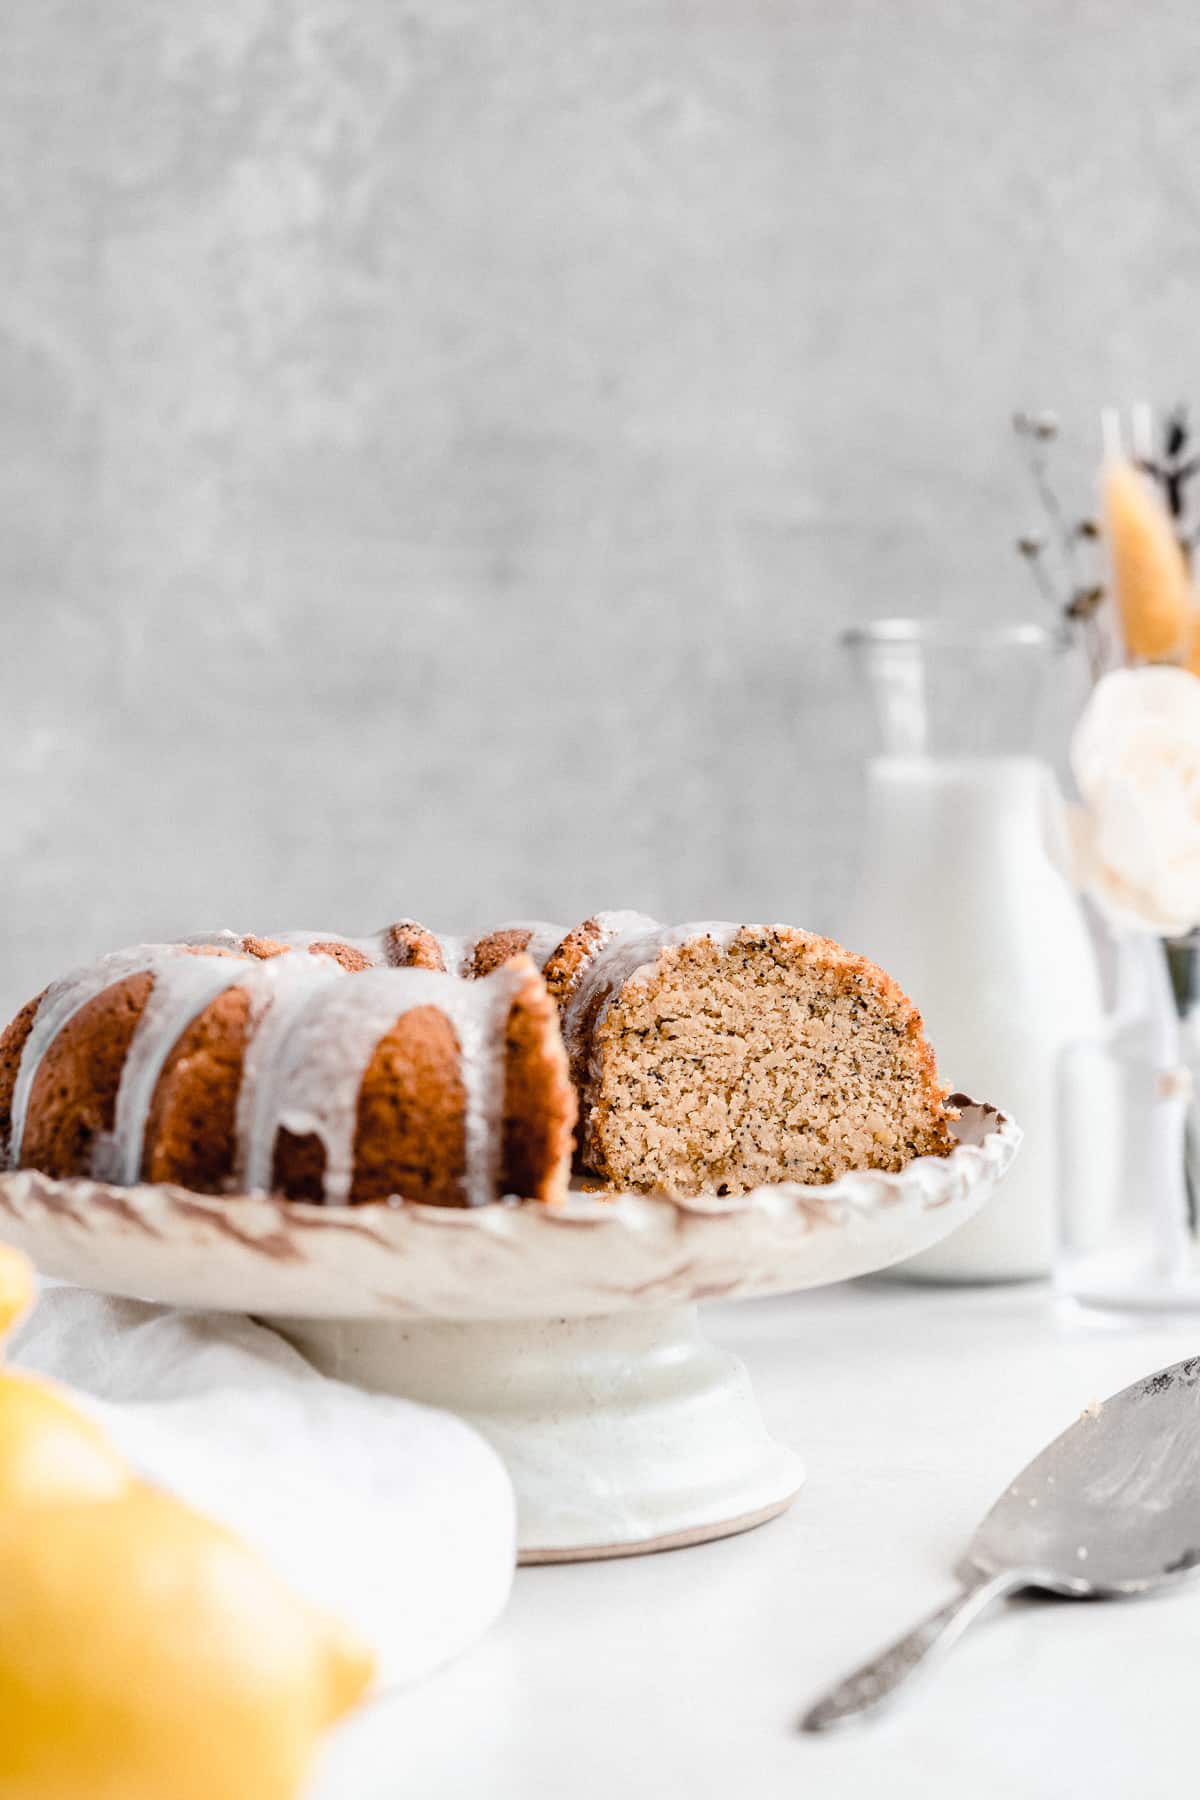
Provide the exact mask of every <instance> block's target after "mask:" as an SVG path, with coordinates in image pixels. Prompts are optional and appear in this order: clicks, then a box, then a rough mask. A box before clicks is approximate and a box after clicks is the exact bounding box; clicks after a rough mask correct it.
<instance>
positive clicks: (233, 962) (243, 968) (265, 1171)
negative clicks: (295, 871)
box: [0, 933, 576, 1206]
mask: <svg viewBox="0 0 1200 1800" xmlns="http://www.w3.org/2000/svg"><path fill="white" fill-rule="evenodd" d="M305 949H308V950H311V952H312V954H309V955H306V954H303V951H304V950H305ZM373 955H374V946H373V948H372V951H371V952H370V953H368V951H367V950H366V949H365V948H364V946H363V945H361V944H359V943H358V942H356V941H354V940H350V939H335V938H332V937H331V936H330V935H329V934H327V933H326V934H320V933H317V934H305V935H301V934H296V935H295V936H294V937H293V938H292V939H291V940H289V941H285V940H283V939H278V938H276V939H266V938H253V937H252V938H237V937H235V936H233V934H232V933H215V934H212V935H211V936H210V937H208V938H207V939H191V940H188V941H187V942H184V943H180V944H149V945H140V946H138V947H137V948H135V949H132V950H122V951H117V952H115V953H114V954H113V955H111V956H107V957H103V958H102V959H101V960H100V961H99V962H97V963H95V964H93V965H92V966H91V967H89V968H86V969H81V970H77V971H75V972H74V973H73V974H71V975H68V976H66V977H65V978H64V979H63V980H62V981H58V982H55V983H54V984H53V985H52V986H51V987H49V988H47V989H46V991H45V993H44V994H42V995H41V996H40V997H39V998H38V999H37V1000H35V1001H33V1002H31V1003H30V1005H28V1006H26V1007H25V1008H24V1009H23V1010H22V1012H21V1013H19V1014H18V1016H17V1018H16V1019H15V1020H14V1021H13V1023H12V1024H11V1025H10V1026H9V1028H8V1030H7V1031H6V1032H5V1034H4V1036H3V1038H0V1132H2V1133H3V1134H4V1137H5V1139H6V1141H7V1147H8V1148H7V1160H8V1163H9V1165H10V1166H11V1167H30V1168H36V1169H41V1170H43V1171H44V1172H45V1173H46V1174H49V1175H54V1176H69V1175H94V1176H96V1177H98V1178H100V1179H102V1180H106V1181H112V1182H119V1183H132V1182H136V1181H138V1180H145V1181H169V1182H178V1183H180V1184H181V1185H182V1186H184V1187H189V1188H193V1189H196V1190H197V1191H199V1192H201V1193H221V1192H248V1193H255V1192H272V1191H273V1192H277V1193H282V1194H285V1195H287V1196H289V1197H290V1198H292V1199H298V1200H312V1201H318V1202H320V1201H324V1202H330V1203H335V1204H336V1203H343V1202H347V1201H348V1202H351V1203H355V1202H360V1201H368V1200H385V1199H387V1198H389V1197H390V1196H391V1195H402V1196H404V1197H406V1198H408V1199H411V1200H421V1201H425V1202H427V1203H430V1204H433V1205H439V1206H477V1205H481V1204H483V1203H484V1202H485V1201H488V1200H494V1199H496V1198H497V1197H499V1196H502V1195H505V1194H515V1195H520V1196H523V1197H527V1198H530V1199H539V1200H554V1199H557V1198H559V1196H560V1195H561V1194H562V1193H563V1192H564V1190H565V1188H566V1184H567V1177H568V1173H569V1168H570V1152H571V1134H572V1127H573V1126H574V1123H575V1111H576V1107H575V1096H574V1093H573V1092H572V1089H571V1086H570V1083H569V1081H568V1079H567V1064H566V1058H565V1056H564V1054H563V1048H562V1040H561V1036H560V1033H559V1029H558V1022H557V1017H556V1014H555V1009H554V1005H553V1002H552V1001H551V999H550V997H549V995H548V993H547V990H546V986H545V983H544V982H543V980H542V978H541V976H540V975H539V974H538V972H537V969H536V968H535V966H534V964H533V963H532V962H531V960H530V959H529V958H528V957H525V956H518V957H516V958H514V959H512V960H510V961H509V962H507V963H506V964H504V965H503V966H501V967H500V968H498V969H496V970H495V971H494V972H493V973H492V974H491V975H489V977H488V978H487V979H486V980H483V981H477V982H464V981H460V980H458V979H456V978H455V977H454V976H451V975H447V974H444V973H437V972H434V971H432V970H429V969H420V968H413V969H397V968H391V967H386V966H379V965H378V962H377V960H375V961H373V960H371V957H372V956H373Z"/></svg>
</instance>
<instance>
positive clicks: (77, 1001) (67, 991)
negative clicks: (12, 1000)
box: [8, 944, 195, 1169]
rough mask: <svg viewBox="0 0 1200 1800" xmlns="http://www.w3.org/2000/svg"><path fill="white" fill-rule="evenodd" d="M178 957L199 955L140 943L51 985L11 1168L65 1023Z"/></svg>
mask: <svg viewBox="0 0 1200 1800" xmlns="http://www.w3.org/2000/svg"><path fill="white" fill-rule="evenodd" d="M176 958H181V959H183V960H185V961H188V962H191V961H193V960H195V959H194V958H192V957H191V956H190V955H189V954H188V948H187V946H186V945H185V944H134V945H133V946H132V947H131V948H129V949H127V950H113V951H110V952H109V954H108V955H107V956H102V957H101V958H100V960H99V961H98V962H94V963H89V964H88V965H87V967H86V968H82V969H72V970H71V972H70V974H68V975H64V976H63V977H62V978H61V980H59V981H55V982H53V983H52V984H51V985H50V987H48V988H47V989H46V992H45V994H44V995H43V996H42V1001H41V1005H40V1006H39V1007H38V1009H37V1013H36V1014H35V1016H34V1021H33V1029H32V1030H31V1031H30V1033H29V1036H28V1037H27V1038H26V1040H25V1046H24V1049H23V1050H22V1052H21V1061H20V1064H19V1065H18V1068H17V1079H16V1083H15V1085H14V1087H13V1100H12V1128H11V1131H10V1134H9V1143H8V1162H9V1166H10V1167H11V1168H14V1169H16V1168H19V1167H20V1163H21V1146H22V1144H23V1142H24V1139H25V1117H26V1113H27V1112H28V1108H29V1096H30V1094H31V1093H32V1091H33V1084H34V1082H35V1081H36V1080H37V1075H38V1071H39V1069H40V1068H41V1066H42V1059H43V1057H44V1056H45V1054H46V1052H47V1050H49V1048H50V1046H51V1044H52V1043H53V1042H54V1040H55V1038H56V1037H57V1036H58V1034H59V1032H60V1031H61V1030H62V1029H63V1027H64V1025H67V1024H69V1022H70V1021H71V1020H72V1019H73V1018H74V1017H75V1014H76V1013H77V1012H80V1011H82V1009H83V1008H84V1007H85V1006H87V1005H88V1003H89V1002H90V1001H92V1000H95V999H96V998H97V997H98V996H99V995H100V994H102V993H103V992H104V990H105V988H109V987H112V986H113V984H114V983H115V982H118V981H124V980H126V979H127V978H128V977H129V976H131V975H146V974H154V973H156V972H157V971H158V970H159V969H161V968H162V967H163V966H164V965H165V964H167V963H169V962H171V961H173V960H175V959H176Z"/></svg>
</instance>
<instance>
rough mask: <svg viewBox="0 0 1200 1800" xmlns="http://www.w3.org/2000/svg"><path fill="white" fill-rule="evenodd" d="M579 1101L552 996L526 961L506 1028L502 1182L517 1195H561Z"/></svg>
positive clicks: (553, 1197) (535, 1197) (505, 1190)
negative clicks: (526, 969) (527, 968)
mask: <svg viewBox="0 0 1200 1800" xmlns="http://www.w3.org/2000/svg"><path fill="white" fill-rule="evenodd" d="M577 1111H578V1103H577V1101H576V1098H575V1090H574V1088H573V1087H572V1086H571V1081H570V1076H569V1073H568V1070H567V1058H566V1054H565V1052H564V1050H563V1047H562V1041H561V1038H560V1036H559V1032H558V1016H557V1010H556V1008H555V1005H554V1002H553V1000H552V999H551V998H550V995H549V994H548V993H547V991H546V987H545V983H544V982H542V981H539V980H538V978H537V976H536V974H535V973H534V971H533V967H532V964H531V965H530V977H529V979H528V980H527V981H526V982H525V983H524V985H523V986H522V988H521V990H520V992H519V993H518V994H517V997H516V999H515V1000H514V1001H513V1005H512V1008H511V1010H510V1012H509V1015H508V1023H507V1026H506V1028H505V1082H504V1122H503V1135H502V1140H501V1150H500V1187H501V1191H502V1192H503V1193H505V1194H515V1195H516V1196H517V1198H518V1199H521V1200H550V1201H554V1200H561V1199H562V1198H563V1197H564V1195H565V1193H566V1187H567V1172H568V1170H569V1168H570V1165H571V1146H572V1141H573V1135H574V1130H575V1118H576V1113H577Z"/></svg>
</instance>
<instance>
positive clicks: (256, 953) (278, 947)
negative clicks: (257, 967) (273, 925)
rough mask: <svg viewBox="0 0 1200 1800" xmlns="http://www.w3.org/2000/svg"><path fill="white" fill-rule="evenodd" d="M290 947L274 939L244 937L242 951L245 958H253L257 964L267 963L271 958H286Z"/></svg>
mask: <svg viewBox="0 0 1200 1800" xmlns="http://www.w3.org/2000/svg"><path fill="white" fill-rule="evenodd" d="M291 948H292V946H291V945H290V944H281V943H279V942H278V940H277V939H276V938H268V937H244V938H243V939H242V949H243V950H244V951H245V952H246V955H247V956H253V957H256V958H257V959H258V961H259V962H269V961H270V960H271V958H272V957H273V956H287V955H288V953H289V952H290V950H291Z"/></svg>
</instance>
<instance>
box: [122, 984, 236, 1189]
mask: <svg viewBox="0 0 1200 1800" xmlns="http://www.w3.org/2000/svg"><path fill="white" fill-rule="evenodd" d="M252 970H253V965H252V964H250V963H248V962H247V960H246V959H245V958H244V957H240V956H178V957H173V958H171V959H169V960H167V961H166V962H164V963H163V964H162V965H161V966H160V967H159V968H158V969H157V970H156V971H155V975H154V986H153V988H152V989H151V992H150V998H149V999H148V1000H147V1002H146V1005H145V1007H144V1008H143V1009H142V1016H141V1018H140V1019H139V1020H138V1023H137V1029H136V1030H135V1032H134V1034H133V1041H132V1042H131V1044H130V1046H129V1050H128V1053H127V1055H126V1057H125V1063H124V1066H123V1067H122V1070H121V1080H120V1084H119V1086H118V1088H117V1106H116V1113H115V1116H114V1118H113V1128H112V1131H111V1132H108V1133H106V1134H105V1135H104V1136H103V1137H101V1138H99V1139H98V1140H97V1142H96V1145H95V1148H94V1150H93V1152H92V1173H93V1175H95V1176H97V1177H98V1179H99V1180H101V1181H116V1182H121V1183H123V1184H124V1185H125V1186H127V1187H129V1186H132V1185H133V1183H134V1182H136V1181H137V1180H138V1178H139V1176H140V1175H141V1172H142V1154H143V1150H144V1146H145V1138H146V1120H147V1118H148V1117H149V1113H150V1104H151V1101H152V1100H153V1098H154V1090H155V1088H156V1087H157V1085H158V1080H159V1077H160V1076H161V1074H162V1072H163V1065H164V1064H165V1063H166V1060H167V1058H168V1057H169V1056H170V1054H171V1052H172V1050H173V1049H174V1048H175V1045H176V1044H177V1043H178V1041H179V1039H180V1038H181V1037H182V1036H183V1034H184V1032H185V1031H186V1030H187V1028H188V1026H189V1025H191V1024H192V1023H193V1021H194V1020H195V1019H197V1018H198V1017H199V1015H200V1014H201V1013H202V1012H203V1011H204V1009H205V1007H206V1006H208V1005H209V1004H210V1003H211V1002H212V1001H213V1000H215V999H216V998H217V996H218V994H223V993H224V992H225V991H226V989H227V988H231V987H236V986H237V985H238V984H239V983H240V982H244V981H245V980H246V979H247V976H248V975H249V974H251V973H252Z"/></svg>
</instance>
